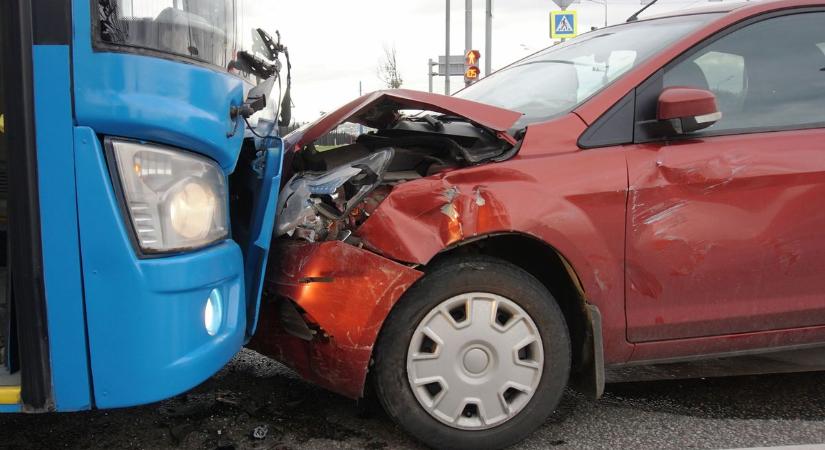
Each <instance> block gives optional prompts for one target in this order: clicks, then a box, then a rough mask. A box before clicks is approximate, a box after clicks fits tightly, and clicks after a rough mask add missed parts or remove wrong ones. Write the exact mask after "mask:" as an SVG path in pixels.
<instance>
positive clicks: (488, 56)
mask: <svg viewBox="0 0 825 450" xmlns="http://www.w3.org/2000/svg"><path fill="white" fill-rule="evenodd" d="M486 16H487V20H486V24H485V26H484V28H485V29H484V58H485V59H484V75H485V76H487V75H490V73H492V71H493V0H487V12H486Z"/></svg>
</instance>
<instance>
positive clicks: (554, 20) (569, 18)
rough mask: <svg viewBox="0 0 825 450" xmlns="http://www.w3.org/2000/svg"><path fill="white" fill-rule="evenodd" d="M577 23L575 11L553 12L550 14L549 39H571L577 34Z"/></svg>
mask: <svg viewBox="0 0 825 450" xmlns="http://www.w3.org/2000/svg"><path fill="white" fill-rule="evenodd" d="M578 27H579V21H578V17H577V15H576V11H553V12H551V13H550V37H551V38H553V39H559V38H572V37H576V35H577V34H578Z"/></svg>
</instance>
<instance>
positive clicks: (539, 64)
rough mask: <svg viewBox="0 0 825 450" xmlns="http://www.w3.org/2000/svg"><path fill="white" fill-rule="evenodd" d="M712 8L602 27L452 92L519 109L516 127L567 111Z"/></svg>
mask: <svg viewBox="0 0 825 450" xmlns="http://www.w3.org/2000/svg"><path fill="white" fill-rule="evenodd" d="M716 17H718V15H717V14H697V15H692V16H679V17H669V18H664V19H655V20H645V21H640V22H633V23H628V24H622V25H617V26H612V27H609V28H604V29H602V30H598V31H593V32H590V33H586V34H583V35H581V36H579V37H578V38H575V39H573V40H571V41H569V42H567V43H565V44H562V45H556V46H553V47H550V48H548V49H545V50H542V51H540V52H538V53H536V54H534V55H532V56H529V57H527V58H525V59H523V60H521V61H518V62H516V63H514V64H512V65H510V66H507V67H505V68H503V69H501V70H499V71H497V72H495V73H494V74H492V75H491V76H489V77H487V78H485V79H483V80H481V81H480V82H478V83H476V84H474V85H472V86H470V87H468V88H466V89H464V90H462V91H460V92H458V93H457V94H455V96H456V97H460V98H464V99H467V100H475V101H478V102H481V103H487V104H490V105H494V106H499V107H502V108H507V109H511V110H513V111H518V112H521V113H523V114H524V116H523V117H522V118H521V119H520V120H519V122H517V123H516V127H517V128H522V127H524V126H527V125H529V124H531V123H536V122H541V121H544V120H547V119H550V118H552V117H555V116H558V115H560V114H564V113H567V112H569V111H572V110H573V109H574V108H575V107H576V106H578V105H580V104H582V103H583V102H584V101H585V100H587V99H588V98H590V97H591V96H592V95H593V94H595V93H597V92H599V91H600V90H602V89H603V88H604V87H605V86H607V85H608V84H610V83H611V82H613V81H614V80H616V79H617V78H619V77H620V76H622V75H624V74H625V73H627V72H628V71H629V70H630V69H632V68H633V67H635V66H637V65H638V64H639V63H641V62H642V61H644V60H646V59H647V58H649V57H650V56H652V55H654V54H655V53H657V52H659V51H661V50H662V49H664V48H666V46H667V45H669V44H671V43H673V42H674V41H676V40H677V39H679V38H681V37H683V36H685V35H687V34H688V33H690V32H692V31H694V30H696V29H698V28H699V27H700V26H702V25H704V24H707V23H709V22H710V21H712V20H713V19H715V18H716Z"/></svg>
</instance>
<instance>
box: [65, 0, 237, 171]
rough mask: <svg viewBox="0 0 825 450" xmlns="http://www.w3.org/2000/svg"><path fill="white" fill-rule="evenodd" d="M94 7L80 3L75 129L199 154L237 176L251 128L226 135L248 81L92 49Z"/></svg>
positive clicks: (179, 64)
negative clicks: (246, 134) (246, 132)
mask: <svg viewBox="0 0 825 450" xmlns="http://www.w3.org/2000/svg"><path fill="white" fill-rule="evenodd" d="M90 4H91V2H90V1H75V2H73V9H74V23H75V27H74V47H73V49H72V50H73V55H74V88H75V92H74V94H75V117H76V120H77V122H76V123H77V124H78V125H82V126H87V127H90V128H92V129H93V130H95V132H97V133H99V134H101V135H110V136H121V137H130V138H135V139H140V140H145V141H153V142H158V143H163V144H168V145H173V146H176V147H180V148H183V149H187V150H191V151H195V152H199V153H202V154H204V155H207V156H209V157H211V158H213V159H215V160H216V161H218V163H219V164H220V165H221V167H223V169H224V170H225V171H226V172H232V171H233V169H234V167H235V163H236V162H237V160H238V154H239V152H240V148H241V143H242V141H243V134H244V133H243V131H244V130H243V123H241V124H239V125H238V126H237V132H236V133H235V134H234V135H232V136H231V137H227V134H228V133H230V132H231V131H232V130H233V128H235V125H236V124H235V121H233V120H232V119H230V117H229V110H230V107H231V106H238V105H240V104H241V103H242V102H243V87H244V86H243V85H244V83H243V81H242V80H241V79H240V78H238V77H235V76H232V75H230V74H228V73H226V72H220V69H219V68H214V69H210V68H205V67H201V66H197V65H194V64H190V63H186V62H182V61H178V60H175V61H173V60H166V59H161V58H157V57H150V56H141V55H137V54H134V53H112V52H95V51H93V50H92V36H91V32H92V30H91V27H90V26H87V24H90V20H91V17H92V16H91V14H90V12H89V7H90Z"/></svg>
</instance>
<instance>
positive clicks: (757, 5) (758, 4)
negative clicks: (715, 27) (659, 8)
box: [639, 0, 825, 20]
mask: <svg viewBox="0 0 825 450" xmlns="http://www.w3.org/2000/svg"><path fill="white" fill-rule="evenodd" d="M665 1H666V0H665ZM806 3H809V4H810V5H811V6H823V5H825V1H823V0H811V1H810V2H806ZM799 4H800V2H799V1H798V0H758V1H731V2H726V1H718V2H713V4H710V5H704V6H698V7H692V8H685V9H680V10H677V11H671V12H667V13H662V14H651V15H644V13H642V14H643V16H642V17H640V18H639V20H649V19H661V18H665V17H679V16H689V15H693V14H707V13H730V12H733V11H737V10H740V9H745V10H746V9H760V10H762V9H765V7H768V9H781V8H783V7H786V6H788V7H791V6H799ZM653 8H656V6H655V5H654V6H653V7H652V8H651V9H653Z"/></svg>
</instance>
